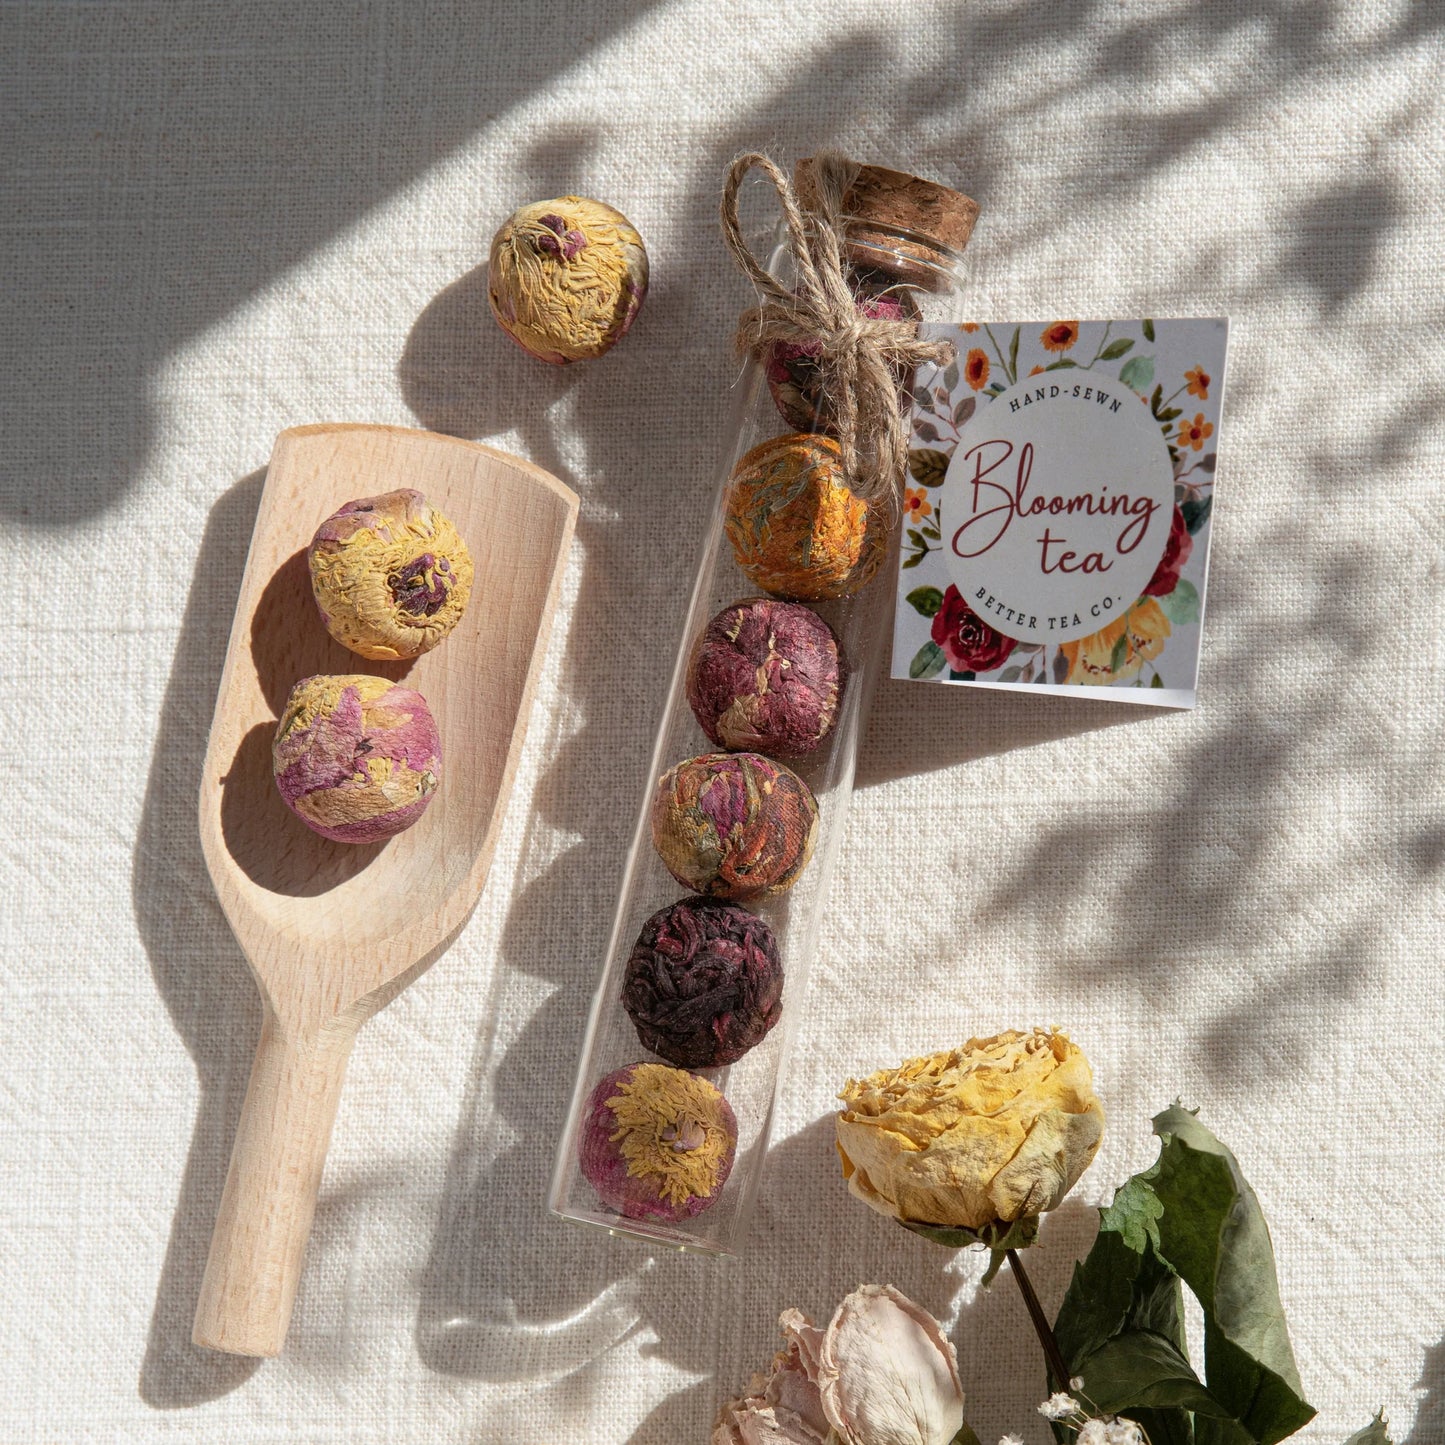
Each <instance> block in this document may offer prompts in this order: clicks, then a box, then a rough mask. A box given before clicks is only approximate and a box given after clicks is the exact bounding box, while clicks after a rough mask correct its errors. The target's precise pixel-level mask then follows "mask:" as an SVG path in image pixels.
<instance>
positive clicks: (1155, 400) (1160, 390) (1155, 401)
mask: <svg viewBox="0 0 1445 1445" xmlns="http://www.w3.org/2000/svg"><path fill="white" fill-rule="evenodd" d="M1163 400H1164V387H1163V386H1162V385H1160V386H1156V387H1155V388H1154V390H1153V391H1152V392H1150V393H1149V410H1150V411H1152V412H1153V413H1154V415H1155V416H1158V415H1159V403H1160V402H1161V401H1163Z"/></svg>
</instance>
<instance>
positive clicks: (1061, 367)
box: [1044, 356, 1079, 371]
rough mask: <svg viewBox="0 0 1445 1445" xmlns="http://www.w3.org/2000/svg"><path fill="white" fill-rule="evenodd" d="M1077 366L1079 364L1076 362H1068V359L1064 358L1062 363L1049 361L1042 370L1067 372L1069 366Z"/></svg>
mask: <svg viewBox="0 0 1445 1445" xmlns="http://www.w3.org/2000/svg"><path fill="white" fill-rule="evenodd" d="M1078 364H1079V363H1078V362H1077V361H1070V360H1069V358H1068V357H1067V356H1066V357H1064V359H1063V360H1062V361H1051V362H1049V364H1048V365H1047V366H1046V367H1044V370H1045V371H1065V370H1067V369H1068V368H1069V367H1071V366H1077V365H1078Z"/></svg>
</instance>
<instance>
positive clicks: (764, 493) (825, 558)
mask: <svg viewBox="0 0 1445 1445" xmlns="http://www.w3.org/2000/svg"><path fill="white" fill-rule="evenodd" d="M868 522H869V511H868V505H867V503H866V502H863V501H862V500H860V499H859V498H858V497H855V496H854V495H853V493H852V492H851V491H849V490H848V488H847V486H846V485H845V484H844V482H843V464H842V453H841V452H840V450H839V447H838V443H837V442H836V441H834V440H833V438H832V437H827V436H821V435H818V434H816V433H813V432H796V433H794V434H792V435H791V436H781V437H774V438H772V440H770V441H766V442H764V443H763V444H762V445H761V446H756V447H754V448H753V449H752V451H750V452H749V453H748V454H747V455H746V456H745V457H743V459H742V460H741V461H740V462H739V463H738V464H737V466H736V468H734V470H733V476H732V483H731V485H730V487H729V490H728V500H727V515H726V517H725V519H724V525H725V527H726V529H727V534H728V540H729V541H730V542H731V543H732V544H733V552H734V554H735V555H736V556H737V559H738V566H739V567H741V568H742V569H743V571H744V572H746V573H747V574H748V576H749V577H750V578H751V579H752V580H753V582H755V583H756V584H757V585H758V586H759V587H761V588H762V589H763V590H764V591H765V592H770V593H772V594H773V596H775V597H786V598H789V599H791V600H793V601H802V602H821V601H824V600H826V599H829V598H834V597H848V596H850V595H851V594H852V593H854V592H856V591H857V590H858V589H859V588H860V587H862V586H863V585H864V583H866V582H867V581H868V580H869V579H870V578H871V577H872V576H873V574H874V573H875V572H876V571H877V570H878V565H879V563H880V562H881V561H882V560H883V538H882V535H881V532H880V530H879V529H878V528H875V527H870V526H869V525H868Z"/></svg>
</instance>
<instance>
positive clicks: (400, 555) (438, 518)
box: [306, 487, 472, 661]
mask: <svg viewBox="0 0 1445 1445" xmlns="http://www.w3.org/2000/svg"><path fill="white" fill-rule="evenodd" d="M306 557H307V562H308V563H309V564H310V568H311V590H312V592H313V593H314V594H315V597H316V605H317V607H319V608H320V609H321V618H322V621H324V622H325V624H326V630H327V631H328V632H329V633H330V634H331V635H332V636H333V637H334V638H335V639H336V640H337V641H338V642H339V643H340V644H341V645H342V646H343V647H348V648H350V649H351V651H352V652H358V653H360V654H361V656H362V657H374V658H378V659H384V660H387V661H392V660H395V659H397V658H405V657H416V656H418V655H419V654H420V653H423V652H427V651H429V650H430V649H431V648H433V647H435V646H436V645H437V643H439V642H440V641H441V640H442V639H443V638H444V637H445V636H446V635H447V633H449V632H450V631H451V630H452V628H453V627H455V626H456V625H457V623H458V622H459V621H460V620H461V615H462V612H463V610H464V609H465V608H466V605H467V598H468V597H469V596H470V595H471V590H472V554H471V553H470V552H468V551H467V544H466V543H465V542H463V541H462V539H461V537H460V536H458V535H457V529H456V528H455V527H454V526H452V524H451V522H450V521H449V520H448V519H447V517H446V516H445V515H444V514H443V513H442V512H440V511H438V510H437V509H436V508H435V507H434V506H432V504H431V503H430V502H428V501H427V499H426V498H425V497H424V496H422V494H421V493H420V492H416V491H412V490H411V488H409V487H403V488H402V489H400V490H399V491H395V492H386V493H383V494H382V495H381V496H379V497H358V498H357V500H356V501H354V502H348V503H347V504H346V505H345V506H344V507H342V508H341V509H340V510H339V511H337V512H333V513H332V515H331V516H329V517H328V518H327V519H326V520H325V521H324V522H323V523H322V524H321V525H320V527H318V528H317V529H316V535H315V536H314V537H313V538H312V539H311V546H310V547H309V548H308V549H307V554H306Z"/></svg>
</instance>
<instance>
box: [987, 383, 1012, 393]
mask: <svg viewBox="0 0 1445 1445" xmlns="http://www.w3.org/2000/svg"><path fill="white" fill-rule="evenodd" d="M988 389H989V390H990V391H991V392H992V393H993V394H994V395H995V396H1002V395H1003V394H1004V392H1005V391H1007V390H1008V388H1007V387H1006V386H1005V385H1004V384H1003V382H1001V381H991V382H989V384H988Z"/></svg>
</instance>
